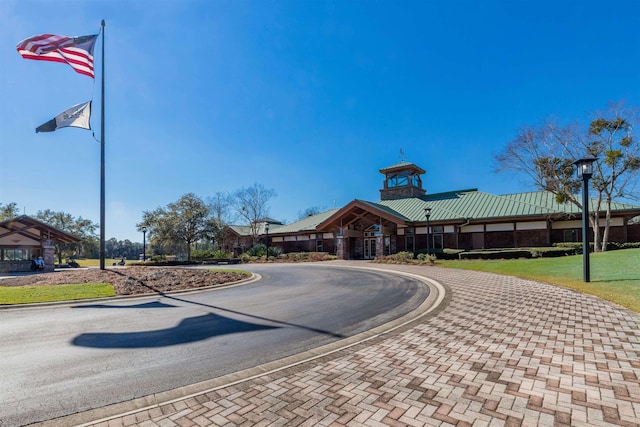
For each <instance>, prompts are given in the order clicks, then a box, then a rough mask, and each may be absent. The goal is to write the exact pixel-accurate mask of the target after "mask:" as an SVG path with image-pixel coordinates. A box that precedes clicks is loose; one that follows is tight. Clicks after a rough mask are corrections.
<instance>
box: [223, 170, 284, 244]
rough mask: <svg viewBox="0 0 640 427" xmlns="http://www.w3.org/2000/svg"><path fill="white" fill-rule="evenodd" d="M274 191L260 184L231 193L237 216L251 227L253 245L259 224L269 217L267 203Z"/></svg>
mask: <svg viewBox="0 0 640 427" xmlns="http://www.w3.org/2000/svg"><path fill="white" fill-rule="evenodd" d="M276 196H277V194H276V192H275V190H272V189H267V188H265V187H264V186H263V185H262V184H257V183H256V184H253V185H252V186H251V187H248V188H242V189H240V190H237V191H236V192H235V193H233V195H232V198H231V203H232V205H233V207H234V209H235V210H236V212H237V214H238V215H239V216H240V217H241V218H243V219H244V220H245V221H246V223H247V225H249V226H250V227H251V237H252V239H253V244H254V245H255V244H256V243H257V241H258V233H259V231H260V230H261V228H260V226H261V222H264V220H265V219H266V218H267V217H268V215H269V201H270V200H271V199H273V198H274V197H276Z"/></svg>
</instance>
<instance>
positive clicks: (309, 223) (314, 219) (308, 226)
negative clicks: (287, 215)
mask: <svg viewBox="0 0 640 427" xmlns="http://www.w3.org/2000/svg"><path fill="white" fill-rule="evenodd" d="M338 211H339V209H337V208H336V209H329V210H328V211H324V212H321V213H319V214H315V215H310V216H308V217H306V218H303V219H301V220H299V221H296V222H292V223H291V224H286V225H281V226H279V227H277V228H274V229H269V234H281V233H287V234H290V233H300V232H304V231H316V229H317V227H318V224H320V223H321V222H323V221H325V220H326V219H327V218H329V217H330V216H331V215H333V214H334V213H336V212H338Z"/></svg>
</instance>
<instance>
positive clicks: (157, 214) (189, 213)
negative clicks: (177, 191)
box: [137, 193, 211, 261]
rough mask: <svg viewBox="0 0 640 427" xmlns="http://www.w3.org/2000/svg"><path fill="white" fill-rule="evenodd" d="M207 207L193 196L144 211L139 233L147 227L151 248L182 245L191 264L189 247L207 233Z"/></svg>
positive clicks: (188, 195) (208, 220) (208, 219)
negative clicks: (152, 246) (151, 243)
mask: <svg viewBox="0 0 640 427" xmlns="http://www.w3.org/2000/svg"><path fill="white" fill-rule="evenodd" d="M210 225H211V224H210V217H209V208H208V206H207V205H206V204H205V203H204V201H202V199H201V198H199V197H198V196H196V195H195V194H193V193H188V194H185V195H183V196H182V197H180V199H179V200H178V201H177V202H174V203H169V204H168V205H167V206H166V207H165V208H162V207H159V208H157V209H156V210H154V211H145V212H143V218H142V222H141V223H139V224H138V225H137V227H138V230H140V231H141V230H142V227H143V226H146V227H147V234H148V235H149V238H150V239H152V241H153V244H154V246H155V245H156V244H158V245H160V246H166V245H170V244H172V243H181V244H183V245H184V246H185V249H186V252H187V260H189V261H191V245H192V244H193V243H195V242H197V241H198V240H200V239H202V238H205V237H207V236H209V235H210V234H209V233H210Z"/></svg>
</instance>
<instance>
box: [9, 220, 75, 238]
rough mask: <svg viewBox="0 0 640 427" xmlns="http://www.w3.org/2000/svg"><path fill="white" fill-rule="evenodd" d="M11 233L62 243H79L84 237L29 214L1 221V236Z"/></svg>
mask: <svg viewBox="0 0 640 427" xmlns="http://www.w3.org/2000/svg"><path fill="white" fill-rule="evenodd" d="M11 234H19V235H21V236H23V237H26V238H28V239H33V240H36V241H41V240H43V239H51V240H57V241H58V242H60V243H78V242H80V241H82V239H80V238H79V237H76V236H74V235H73V234H69V233H67V232H66V231H62V230H59V229H57V228H55V227H51V226H50V225H48V224H45V223H44V222H41V221H38V220H37V219H35V218H31V217H30V216H27V215H21V216H17V217H15V218H12V219H9V220H6V221H2V222H0V238H3V237H6V236H9V235H11Z"/></svg>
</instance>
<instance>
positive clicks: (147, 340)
mask: <svg viewBox="0 0 640 427" xmlns="http://www.w3.org/2000/svg"><path fill="white" fill-rule="evenodd" d="M116 274H120V275H123V276H126V274H124V273H121V272H116ZM127 277H129V276H127ZM133 279H135V278H133ZM135 280H136V281H137V282H138V283H139V284H140V285H142V286H145V287H147V288H148V289H149V290H150V291H152V292H154V293H156V294H158V295H160V296H162V297H163V298H166V299H169V300H173V301H179V302H182V303H188V304H195V305H199V306H202V307H207V308H211V309H215V310H218V311H224V312H228V313H233V314H238V315H241V316H244V317H248V318H253V319H257V320H262V321H267V322H271V323H276V324H279V325H283V326H267V325H260V324H257V323H251V322H245V321H241V320H236V319H232V318H230V317H225V316H221V315H218V314H214V313H209V314H206V315H203V316H198V317H191V318H187V319H184V320H182V321H181V322H180V323H179V324H178V326H175V327H173V328H168V329H161V330H155V331H142V332H113V333H111V332H95V333H84V334H81V335H78V336H77V337H76V338H74V339H73V340H72V341H71V342H72V344H74V345H77V346H82V347H93V348H146V347H164V346H171V345H178V344H185V343H189V342H193V341H200V340H204V339H207V338H211V337H215V336H220V335H226V334H234V333H240V332H252V331H259V330H269V329H278V328H281V327H287V326H289V327H294V328H300V329H305V330H308V331H311V332H314V333H319V334H323V335H329V336H331V337H334V338H345V336H344V335H342V334H337V333H334V332H331V331H325V330H322V329H317V328H313V327H309V326H305V325H297V324H295V323H289V322H285V321H281V320H275V319H268V318H265V317H262V316H256V315H253V314H248V313H243V312H240V311H236V310H231V309H227V308H223V307H217V306H214V305H210V304H205V303H201V302H196V301H189V300H187V299H183V298H178V297H176V296H172V295H167V294H165V293H164V292H161V291H158V290H157V289H154V288H153V287H151V286H148V285H147V284H145V283H144V282H143V281H141V280H139V279H135ZM172 307H178V306H174V305H171V304H166V303H163V302H160V301H154V302H149V303H144V304H136V305H129V306H123V305H108V304H91V305H77V306H74V308H138V309H140V308H172Z"/></svg>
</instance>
